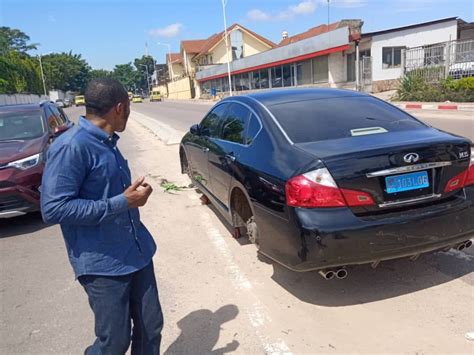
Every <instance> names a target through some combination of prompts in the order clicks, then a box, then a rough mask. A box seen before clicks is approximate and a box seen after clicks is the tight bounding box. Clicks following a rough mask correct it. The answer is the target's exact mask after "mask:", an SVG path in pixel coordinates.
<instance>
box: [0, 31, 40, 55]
mask: <svg viewBox="0 0 474 355" xmlns="http://www.w3.org/2000/svg"><path fill="white" fill-rule="evenodd" d="M29 41H30V37H29V36H28V35H26V34H25V33H24V32H22V31H20V30H17V29H15V28H10V27H4V26H3V27H0V55H5V54H7V53H9V52H12V51H14V52H19V53H23V54H26V52H27V51H29V50H32V49H36V47H37V46H38V44H37V43H33V44H28V42H29Z"/></svg>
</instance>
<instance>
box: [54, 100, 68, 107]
mask: <svg viewBox="0 0 474 355" xmlns="http://www.w3.org/2000/svg"><path fill="white" fill-rule="evenodd" d="M55 104H56V106H58V107H61V108H64V107H66V105H65V104H64V101H63V100H61V99H57V100H56V102H55Z"/></svg>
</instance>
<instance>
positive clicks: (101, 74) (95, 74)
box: [88, 69, 112, 81]
mask: <svg viewBox="0 0 474 355" xmlns="http://www.w3.org/2000/svg"><path fill="white" fill-rule="evenodd" d="M111 76H112V72H110V71H108V70H105V69H92V70H91V71H90V72H89V78H88V79H89V81H90V80H92V79H97V78H110V77H111Z"/></svg>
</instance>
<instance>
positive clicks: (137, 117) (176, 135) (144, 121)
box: [130, 111, 185, 145]
mask: <svg viewBox="0 0 474 355" xmlns="http://www.w3.org/2000/svg"><path fill="white" fill-rule="evenodd" d="M130 118H131V119H132V120H134V121H136V122H138V123H139V124H140V125H142V126H143V127H145V128H147V129H148V130H150V131H151V132H152V133H153V134H154V135H156V136H157V137H158V138H159V139H160V140H161V141H162V142H163V143H165V144H166V145H175V144H179V143H180V142H181V139H182V138H183V136H184V134H185V132H181V131H178V130H176V129H174V128H173V127H171V126H168V125H167V124H164V123H162V122H160V121H158V120H155V119H154V118H151V117H149V116H146V115H144V114H142V113H139V112H135V111H132V112H131V113H130Z"/></svg>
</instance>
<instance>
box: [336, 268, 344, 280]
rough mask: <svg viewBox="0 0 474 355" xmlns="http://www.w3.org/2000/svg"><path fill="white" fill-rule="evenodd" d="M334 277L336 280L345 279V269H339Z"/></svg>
mask: <svg viewBox="0 0 474 355" xmlns="http://www.w3.org/2000/svg"><path fill="white" fill-rule="evenodd" d="M336 277H337V278H338V279H341V280H342V279H345V278H346V277H347V270H346V269H339V270H337V271H336Z"/></svg>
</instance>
